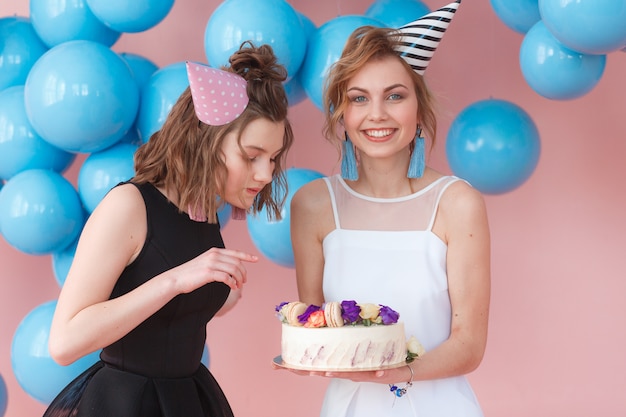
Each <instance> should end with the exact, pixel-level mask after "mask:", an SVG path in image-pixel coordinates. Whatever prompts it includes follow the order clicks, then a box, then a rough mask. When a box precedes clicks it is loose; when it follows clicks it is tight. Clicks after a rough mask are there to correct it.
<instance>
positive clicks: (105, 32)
mask: <svg viewBox="0 0 626 417" xmlns="http://www.w3.org/2000/svg"><path fill="white" fill-rule="evenodd" d="M29 10H30V20H31V22H32V24H33V28H34V29H35V32H37V34H38V35H39V37H40V38H41V40H42V41H43V42H44V43H45V44H46V45H48V47H50V48H51V47H53V46H56V45H58V44H60V43H63V42H68V41H78V40H85V41H94V42H99V43H101V44H103V45H105V46H112V45H113V44H115V42H117V40H118V39H119V38H120V36H121V35H122V34H121V33H120V32H117V31H115V30H113V29H111V28H109V27H108V26H106V25H105V24H104V23H102V21H101V20H100V19H98V18H97V17H96V16H94V14H93V13H92V12H91V9H90V8H89V7H87V4H86V2H85V0H72V1H59V0H30V9H29Z"/></svg>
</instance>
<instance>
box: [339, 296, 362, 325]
mask: <svg viewBox="0 0 626 417" xmlns="http://www.w3.org/2000/svg"><path fill="white" fill-rule="evenodd" d="M341 312H342V313H341V317H343V319H344V320H345V321H346V322H347V323H350V324H355V323H356V322H358V321H359V320H360V316H359V314H360V313H361V308H360V307H359V305H358V304H357V303H356V301H354V300H347V301H342V302H341Z"/></svg>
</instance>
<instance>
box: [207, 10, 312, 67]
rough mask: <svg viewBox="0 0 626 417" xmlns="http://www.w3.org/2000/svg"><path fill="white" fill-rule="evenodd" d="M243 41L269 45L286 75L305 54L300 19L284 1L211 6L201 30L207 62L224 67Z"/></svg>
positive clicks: (257, 44) (297, 64) (299, 63)
mask: <svg viewBox="0 0 626 417" xmlns="http://www.w3.org/2000/svg"><path fill="white" fill-rule="evenodd" d="M245 41H252V42H253V43H254V44H255V45H256V46H259V45H261V44H268V45H270V46H271V47H272V49H274V53H275V54H276V57H277V58H278V62H279V63H280V64H282V65H284V66H285V68H286V69H287V73H288V77H289V78H291V77H292V76H294V75H295V74H296V73H297V72H298V69H299V68H300V66H301V65H302V61H303V59H304V55H305V53H306V35H305V32H304V30H303V26H302V23H301V21H300V18H299V17H298V14H297V13H296V11H295V10H294V9H293V7H292V6H291V5H290V4H289V3H287V2H286V1H284V0H264V1H259V0H229V1H224V2H222V3H221V4H220V5H219V6H218V7H217V8H216V9H215V11H214V12H213V14H212V15H211V17H210V18H209V21H208V22H207V25H206V29H205V32H204V50H205V54H206V57H207V60H208V62H209V64H211V66H213V67H220V66H228V59H229V57H230V56H231V55H232V54H233V52H235V51H236V50H238V49H239V47H240V45H241V44H242V43H243V42H245Z"/></svg>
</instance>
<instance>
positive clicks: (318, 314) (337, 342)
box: [276, 301, 416, 371]
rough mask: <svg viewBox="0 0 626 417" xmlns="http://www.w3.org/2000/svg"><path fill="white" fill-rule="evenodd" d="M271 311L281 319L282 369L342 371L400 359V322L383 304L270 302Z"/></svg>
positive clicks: (389, 364) (387, 364)
mask: <svg viewBox="0 0 626 417" xmlns="http://www.w3.org/2000/svg"><path fill="white" fill-rule="evenodd" d="M276 312H277V316H278V318H279V319H280V320H281V322H282V335H281V359H282V361H283V363H284V364H285V365H286V366H288V367H291V368H296V369H304V370H339V371H346V370H365V369H381V368H385V367H393V366H396V365H401V364H404V363H406V360H407V340H406V336H405V333H404V324H403V323H402V322H399V321H398V319H399V314H398V313H397V312H396V311H394V310H393V309H391V308H389V307H387V306H384V305H380V304H371V303H366V304H357V303H356V302H355V301H342V302H338V301H331V302H327V303H324V305H322V306H316V305H306V304H305V303H302V302H300V301H294V302H289V303H282V304H280V305H278V306H276ZM414 356H416V355H414Z"/></svg>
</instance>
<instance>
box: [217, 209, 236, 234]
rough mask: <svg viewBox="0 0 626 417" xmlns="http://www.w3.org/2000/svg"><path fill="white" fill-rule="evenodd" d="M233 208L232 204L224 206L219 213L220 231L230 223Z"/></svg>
mask: <svg viewBox="0 0 626 417" xmlns="http://www.w3.org/2000/svg"><path fill="white" fill-rule="evenodd" d="M232 212H233V208H232V206H231V205H230V204H228V203H227V204H224V205H223V206H222V207H221V208H220V209H219V210H218V211H217V221H218V222H220V229H224V227H226V225H227V224H228V222H229V221H230V216H231V215H232Z"/></svg>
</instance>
